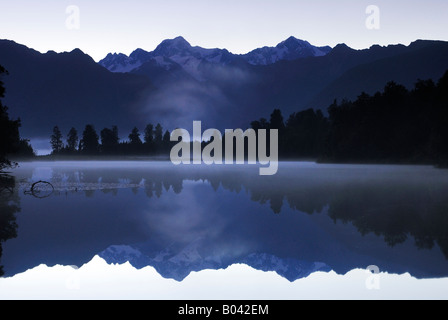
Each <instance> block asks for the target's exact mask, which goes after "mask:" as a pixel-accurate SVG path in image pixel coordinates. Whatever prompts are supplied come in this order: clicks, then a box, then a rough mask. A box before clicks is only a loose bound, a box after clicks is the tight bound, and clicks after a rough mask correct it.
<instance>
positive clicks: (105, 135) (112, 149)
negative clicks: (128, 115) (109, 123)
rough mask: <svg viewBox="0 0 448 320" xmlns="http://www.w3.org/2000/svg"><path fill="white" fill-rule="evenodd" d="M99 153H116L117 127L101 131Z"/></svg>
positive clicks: (117, 141) (117, 142)
mask: <svg viewBox="0 0 448 320" xmlns="http://www.w3.org/2000/svg"><path fill="white" fill-rule="evenodd" d="M100 134H101V151H102V152H103V153H105V154H113V153H118V147H119V137H118V127H117V126H113V127H112V128H111V129H109V128H104V129H103V130H101V133H100Z"/></svg>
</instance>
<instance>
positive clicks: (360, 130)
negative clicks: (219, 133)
mask: <svg viewBox="0 0 448 320" xmlns="http://www.w3.org/2000/svg"><path fill="white" fill-rule="evenodd" d="M251 127H252V128H253V129H260V128H262V129H278V130H279V156H280V158H282V159H287V158H313V159H317V160H318V161H320V162H336V163H410V164H434V165H437V166H443V167H446V166H448V71H447V72H445V74H444V75H443V76H442V78H440V80H439V81H438V82H437V83H435V82H434V81H432V80H418V81H417V82H416V84H415V85H414V87H413V88H412V89H411V90H408V89H407V88H406V87H404V86H402V85H400V84H397V83H395V82H388V83H387V84H386V86H385V87H384V90H383V91H382V92H377V93H375V94H374V95H368V94H366V93H361V94H360V95H359V96H358V97H357V99H356V100H354V101H350V100H343V101H341V102H337V101H336V100H335V101H334V102H333V104H332V105H330V106H329V108H328V115H324V113H323V112H322V111H320V110H314V109H309V110H305V111H301V112H297V113H293V114H291V115H290V116H289V118H288V119H287V120H286V121H285V120H284V118H283V116H282V114H281V111H280V110H278V109H276V110H274V112H273V113H272V115H271V118H270V120H267V119H263V118H262V119H260V120H257V121H254V122H252V123H251Z"/></svg>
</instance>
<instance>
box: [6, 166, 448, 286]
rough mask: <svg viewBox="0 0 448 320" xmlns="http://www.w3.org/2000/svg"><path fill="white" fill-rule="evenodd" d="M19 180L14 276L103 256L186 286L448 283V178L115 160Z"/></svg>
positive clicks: (19, 174) (383, 170) (391, 169)
mask: <svg viewBox="0 0 448 320" xmlns="http://www.w3.org/2000/svg"><path fill="white" fill-rule="evenodd" d="M14 175H15V178H16V193H15V195H16V196H18V197H19V200H18V201H17V202H16V203H18V205H19V207H20V212H16V213H15V223H16V225H17V228H16V231H17V237H10V238H9V239H8V240H6V241H4V242H3V245H2V247H3V254H2V256H1V258H0V265H2V266H3V271H4V273H5V276H12V275H14V274H16V273H18V272H23V271H26V270H28V269H31V268H34V267H36V266H38V265H40V264H46V265H48V266H53V265H56V264H62V265H77V266H81V265H83V264H84V263H86V262H88V261H90V260H91V259H92V257H94V256H95V255H99V256H101V257H102V258H104V259H105V260H106V261H107V262H109V263H124V262H127V261H129V262H130V263H131V264H132V265H133V266H134V267H136V268H143V267H145V266H153V267H154V268H155V269H156V270H157V271H158V272H159V273H160V274H161V275H162V276H164V277H166V278H170V279H175V280H178V281H182V280H183V279H185V277H186V276H188V274H190V273H191V272H192V271H200V270H204V269H221V268H226V267H227V266H229V265H232V264H235V263H243V264H247V265H249V266H252V267H254V268H256V269H259V270H263V271H275V272H277V273H278V274H280V275H281V276H283V277H285V278H287V279H288V280H290V281H294V280H296V279H299V278H303V277H306V276H308V275H309V274H311V273H313V272H315V271H330V270H334V271H336V272H337V273H339V274H345V273H346V272H348V271H350V270H353V269H355V268H362V269H364V268H366V267H367V266H370V265H377V266H378V267H379V269H380V270H381V271H383V272H389V273H399V274H402V273H405V272H409V273H411V275H412V276H414V277H417V278H438V277H446V276H448V261H447V253H448V250H447V248H448V242H447V235H448V234H447V231H446V230H448V228H447V224H448V219H446V216H447V214H448V199H446V196H445V195H446V194H447V191H448V171H446V170H437V169H434V168H431V167H425V166H366V165H359V166H352V165H318V164H314V163H293V162H291V163H286V162H285V163H281V164H280V170H279V173H278V174H277V175H276V176H272V177H266V176H259V175H258V168H257V167H256V166H254V167H252V166H210V167H207V166H179V167H175V166H173V165H172V164H171V163H167V162H154V163H147V162H143V161H141V162H138V161H136V162H112V161H111V162H57V163H44V162H40V163H39V162H36V163H23V164H22V165H21V167H20V168H18V169H16V170H15V172H14ZM39 180H46V181H50V182H51V183H52V184H53V186H54V188H55V189H54V191H51V192H50V193H51V194H50V196H49V197H46V198H44V199H40V198H38V197H35V196H33V195H32V194H29V193H24V191H27V190H28V189H29V188H30V185H31V184H32V183H33V182H36V181H39ZM42 192H46V191H45V190H43V191H42ZM3 200H4V201H3V202H7V203H10V202H9V201H7V200H5V199H3Z"/></svg>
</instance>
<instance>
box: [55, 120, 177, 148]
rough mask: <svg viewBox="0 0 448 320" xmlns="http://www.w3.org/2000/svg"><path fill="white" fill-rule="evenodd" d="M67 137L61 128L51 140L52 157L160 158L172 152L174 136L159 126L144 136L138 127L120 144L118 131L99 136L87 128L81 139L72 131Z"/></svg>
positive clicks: (147, 129)
mask: <svg viewBox="0 0 448 320" xmlns="http://www.w3.org/2000/svg"><path fill="white" fill-rule="evenodd" d="M65 141H66V142H65V143H64V136H63V134H62V132H61V130H60V129H59V127H58V126H55V127H54V128H53V133H52V134H51V136H50V144H51V148H52V155H88V156H95V155H109V156H112V155H157V154H166V153H167V152H168V151H169V149H171V141H170V132H169V131H168V130H166V131H165V132H164V131H163V127H162V126H161V125H160V124H159V123H158V124H157V125H156V126H154V125H152V124H148V125H146V127H145V129H144V132H143V139H142V134H141V133H140V131H139V129H138V128H137V127H134V128H133V129H132V131H131V133H130V134H129V135H128V140H124V141H120V138H119V134H118V127H117V126H112V127H111V128H104V129H102V130H101V131H100V133H99V134H98V133H97V131H96V129H95V127H94V125H92V124H88V125H86V126H85V128H84V131H83V132H82V134H81V136H79V135H78V131H77V130H76V129H75V128H71V129H70V130H69V132H68V133H67V135H66V139H65Z"/></svg>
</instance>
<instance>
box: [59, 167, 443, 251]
mask: <svg viewBox="0 0 448 320" xmlns="http://www.w3.org/2000/svg"><path fill="white" fill-rule="evenodd" d="M229 170H230V169H229ZM256 173H257V172H255V171H254V174H250V173H247V172H246V173H245V172H243V171H242V172H241V174H235V172H232V171H229V172H227V171H226V170H225V169H224V170H207V168H205V170H204V168H202V170H201V169H199V168H198V169H197V170H195V169H193V168H189V170H182V169H180V168H178V169H174V170H173V168H172V167H166V168H163V169H154V171H152V172H148V173H142V172H140V173H138V172H135V171H134V170H132V169H129V171H128V172H127V174H125V175H123V173H118V172H117V173H114V171H113V170H108V171H104V172H102V170H101V169H100V170H86V171H83V172H82V173H78V174H77V175H76V179H75V178H74V177H70V176H69V178H68V180H67V175H64V174H61V175H60V177H59V178H58V175H57V174H56V175H55V176H54V177H53V178H52V181H56V183H57V181H58V180H61V178H62V177H65V181H71V180H73V181H77V183H79V184H80V185H82V183H83V182H92V181H101V184H102V185H103V186H101V184H99V188H98V190H101V191H100V192H102V193H104V194H111V195H117V194H118V192H120V191H119V190H120V189H121V188H115V187H113V185H116V184H117V183H118V184H122V185H123V186H124V187H127V186H128V188H130V189H131V190H132V192H133V193H134V194H138V193H139V192H144V193H145V195H146V196H147V197H148V198H153V197H157V198H160V197H162V196H163V195H164V194H166V193H168V192H174V193H175V194H180V193H181V192H182V190H183V183H184V181H186V180H189V181H196V182H201V181H202V182H205V183H209V184H210V186H211V187H212V188H213V189H214V190H215V191H217V192H219V190H220V189H221V190H226V191H230V192H235V193H240V192H247V193H248V194H249V195H250V199H251V200H252V201H254V202H257V203H260V204H263V205H269V206H270V209H271V210H272V212H273V213H275V214H281V212H282V211H283V209H284V208H285V207H287V206H288V207H289V208H291V209H293V210H296V211H299V212H303V213H306V214H310V215H313V214H322V213H325V214H328V215H329V216H330V217H331V218H332V219H333V220H334V222H335V223H336V222H339V223H343V224H347V223H350V224H353V225H354V226H355V227H356V228H357V229H358V231H359V232H360V233H361V234H362V235H367V234H371V233H373V234H375V235H377V236H382V237H383V238H384V241H385V242H386V243H387V244H388V245H389V246H392V247H393V246H396V245H399V244H401V243H404V242H405V241H406V240H408V239H409V238H413V239H414V241H415V245H416V246H417V247H418V248H421V249H431V248H433V247H434V246H435V245H438V246H439V247H440V248H441V249H442V251H443V253H444V255H445V256H446V257H447V258H448V237H447V236H448V234H447V232H446V230H447V229H448V216H447V215H446V213H447V212H448V198H446V194H448V181H447V180H446V176H445V175H443V176H440V177H439V179H435V180H434V179H433V178H431V179H427V180H425V179H424V178H423V179H415V180H413V179H409V176H406V175H405V176H397V177H394V178H385V177H387V174H382V175H378V174H377V172H376V171H375V170H372V171H371V172H370V173H369V174H366V176H365V177H364V178H361V179H359V177H358V178H356V179H352V178H350V173H349V171H347V172H346V171H343V170H342V171H340V172H336V173H335V172H333V174H331V175H327V173H326V172H325V170H323V173H322V171H321V172H320V173H319V170H316V171H314V170H313V169H302V170H298V171H297V172H288V173H284V174H281V173H279V175H277V176H273V177H260V176H259V175H258V174H256ZM385 180H386V181H385ZM111 186H112V187H111ZM81 191H82V189H80V190H77V191H76V192H81ZM72 192H75V191H72ZM84 192H85V195H86V196H87V197H92V196H94V194H95V192H98V191H95V190H93V189H90V190H84Z"/></svg>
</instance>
